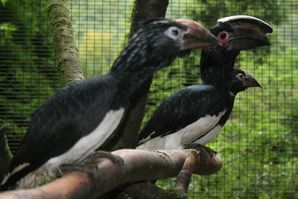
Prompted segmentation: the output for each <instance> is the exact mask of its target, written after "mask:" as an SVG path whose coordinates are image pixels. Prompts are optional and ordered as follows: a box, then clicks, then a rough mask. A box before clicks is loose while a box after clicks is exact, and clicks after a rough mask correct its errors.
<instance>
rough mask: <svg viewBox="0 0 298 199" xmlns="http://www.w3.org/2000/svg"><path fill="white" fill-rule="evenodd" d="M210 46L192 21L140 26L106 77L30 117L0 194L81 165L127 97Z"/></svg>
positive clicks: (76, 87)
mask: <svg viewBox="0 0 298 199" xmlns="http://www.w3.org/2000/svg"><path fill="white" fill-rule="evenodd" d="M211 44H217V39H216V37H214V36H213V35H212V34H211V33H210V32H209V31H208V30H207V29H206V28H205V27H203V26H202V25H201V24H199V23H197V22H195V21H192V20H187V19H178V20H168V19H164V18H158V19H157V18H156V19H151V20H148V21H146V22H144V23H143V25H142V28H141V29H140V30H139V31H138V32H137V33H136V34H134V36H133V37H132V38H131V39H130V40H129V42H128V44H127V45H126V47H125V48H124V50H123V51H122V52H121V54H120V55H119V57H118V58H117V59H116V61H115V62H114V64H113V66H112V68H111V71H110V72H109V73H108V74H107V75H105V76H103V77H96V78H93V79H90V80H83V81H78V82H74V83H72V84H71V85H69V86H67V87H66V88H64V89H62V90H60V91H58V92H57V93H56V94H55V95H54V96H53V97H51V98H50V99H49V100H48V101H47V102H45V103H44V104H43V105H42V106H41V107H39V108H38V109H37V110H36V111H35V112H34V113H33V115H32V119H31V122H30V126H29V128H28V131H27V133H26V135H25V137H24V139H23V140H22V142H21V145H20V147H19V149H18V150H17V152H16V155H15V156H14V158H13V159H12V161H11V164H10V167H9V172H8V174H7V175H6V177H5V178H4V180H3V182H2V186H1V189H2V190H5V189H8V188H9V187H11V186H13V185H15V184H16V182H18V181H19V180H20V179H21V178H23V177H24V176H26V175H27V174H28V173H30V172H32V171H34V170H36V169H38V168H40V169H44V170H45V171H52V170H54V169H57V168H58V167H59V166H60V165H62V164H75V163H78V162H79V161H81V160H82V159H84V158H85V157H86V156H88V155H89V154H91V153H92V152H94V151H95V150H96V149H97V148H99V147H100V146H101V145H103V144H104V143H105V142H107V141H108V140H109V139H110V138H111V137H112V136H113V135H114V134H115V133H117V129H118V128H119V127H120V125H121V123H122V122H123V120H125V115H126V110H127V108H128V107H129V105H130V100H131V99H130V97H131V96H132V94H133V93H134V92H135V91H136V90H137V89H138V87H139V86H140V85H141V84H142V83H143V82H144V81H146V79H148V78H149V77H150V76H152V74H153V73H154V72H155V71H156V70H158V69H161V68H163V67H165V66H168V65H169V64H170V63H171V62H172V61H173V60H174V59H175V58H176V57H177V56H184V55H186V54H188V53H189V52H190V50H191V49H194V48H203V47H207V46H210V45H211ZM110 158H111V159H113V157H110ZM114 158H115V157H114ZM114 161H116V162H117V161H118V163H119V164H120V162H121V161H120V160H119V159H117V157H116V160H115V159H114ZM26 177H28V176H26ZM28 178H29V177H28ZM33 178H34V177H33ZM24 180H25V179H24Z"/></svg>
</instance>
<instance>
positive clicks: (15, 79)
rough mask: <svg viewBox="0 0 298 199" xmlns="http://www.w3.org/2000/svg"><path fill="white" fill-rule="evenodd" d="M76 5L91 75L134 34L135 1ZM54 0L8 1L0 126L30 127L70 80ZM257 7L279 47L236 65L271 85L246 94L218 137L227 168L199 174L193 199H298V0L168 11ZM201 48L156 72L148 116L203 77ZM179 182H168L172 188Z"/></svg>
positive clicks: (1, 45)
mask: <svg viewBox="0 0 298 199" xmlns="http://www.w3.org/2000/svg"><path fill="white" fill-rule="evenodd" d="M69 2H70V10H71V14H72V21H73V25H74V29H75V36H76V40H77V43H78V46H79V51H80V61H81V65H82V67H83V70H84V75H85V76H86V77H91V76H94V75H101V74H105V73H106V72H107V71H108V70H109V68H110V66H111V64H112V63H113V60H114V59H115V57H116V56H117V54H118V53H119V51H120V50H121V49H122V47H123V45H124V44H125V42H126V40H127V34H128V32H129V27H130V14H131V10H132V6H133V0H110V1H105V0H97V1H96V0H86V1H81V0H80V1H79V0H72V1H69ZM46 3H47V2H46V1H45V0H40V1H33V0H0V123H7V122H8V123H10V124H11V126H12V128H13V132H15V134H11V135H10V137H9V138H10V144H11V146H12V147H14V146H15V142H16V140H17V139H18V138H19V137H21V136H22V135H23V133H24V132H25V131H26V128H27V125H28V121H29V118H30V114H31V113H32V112H33V110H34V109H36V107H38V106H39V105H40V104H42V103H43V102H44V101H45V100H46V99H47V98H48V97H49V96H51V95H52V93H53V92H55V91H56V90H57V89H59V88H60V87H61V84H60V80H59V75H58V73H57V71H56V67H55V60H54V56H53V49H52V36H51V32H50V30H49V26H48V19H47V10H46ZM234 14H249V15H254V16H257V17H260V18H262V19H264V20H266V21H267V22H269V23H270V24H271V25H272V26H273V28H274V33H273V34H271V35H270V41H271V43H272V45H271V47H265V48H260V49H257V50H254V51H248V52H242V53H241V55H240V56H239V59H238V60H237V63H236V65H237V67H241V68H242V69H244V70H246V71H248V72H249V73H251V74H253V75H254V76H255V77H256V78H257V79H258V80H259V82H261V84H262V86H263V87H262V89H250V90H247V91H246V92H243V93H241V94H239V95H238V96H237V99H236V101H235V107H234V111H233V114H232V116H231V118H230V120H229V121H228V123H227V124H226V126H225V128H224V130H223V132H222V133H221V134H220V136H219V137H218V139H217V140H216V141H215V142H212V143H210V144H209V146H211V147H212V148H213V149H215V150H216V151H218V152H219V153H220V154H221V155H222V159H223V160H224V166H223V168H222V169H221V170H220V171H219V172H218V173H217V174H215V175H213V176H194V177H193V179H192V184H191V185H190V189H189V197H190V198H262V199H263V198H264V199H265V198H298V182H297V180H296V178H297V177H298V159H297V156H298V137H297V135H298V134H297V133H298V132H297V128H298V122H297V120H298V112H297V110H298V92H297V90H298V87H297V83H298V52H297V44H298V32H297V27H298V22H297V20H296V19H297V17H298V2H297V1H296V0H285V1H282V0H273V1H270V0H263V1H260V0H257V1H247V0H240V1H236V0H225V1H224V0H219V1H216V0H209V1H206V0H170V5H169V7H168V11H167V17H169V18H182V17H183V18H193V19H196V20H199V21H201V22H202V23H204V24H205V25H206V26H208V27H211V26H212V25H214V24H215V23H216V20H217V19H218V18H220V17H224V16H228V15H234ZM199 59H200V51H199V50H198V51H196V52H194V53H192V55H191V56H190V57H188V58H186V59H177V60H176V61H175V62H174V63H173V64H172V65H171V66H170V67H169V68H167V69H164V70H162V71H160V72H158V73H157V74H156V75H155V78H154V82H153V84H152V86H151V93H150V96H149V101H148V105H147V108H146V117H145V118H144V122H145V121H146V120H147V119H148V117H150V115H151V114H152V112H153V111H154V109H155V107H156V106H157V105H158V104H159V103H160V102H161V101H162V100H163V99H165V98H166V97H167V96H169V95H170V94H172V93H174V92H176V91H178V90H179V89H181V88H183V87H184V86H187V85H191V84H199V83H200V79H199V77H200V75H199V71H198V63H199ZM172 182H173V180H167V181H160V182H159V185H160V186H163V187H168V186H171V184H172Z"/></svg>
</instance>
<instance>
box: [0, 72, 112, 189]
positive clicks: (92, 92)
mask: <svg viewBox="0 0 298 199" xmlns="http://www.w3.org/2000/svg"><path fill="white" fill-rule="evenodd" d="M115 92H116V84H115V81H114V79H113V77H111V76H109V75H107V76H104V77H102V78H93V79H90V80H85V81H78V82H75V83H73V84H71V85H70V86H68V87H66V88H64V89H61V90H60V91H58V92H57V93H56V94H55V95H54V96H53V97H51V98H50V99H49V100H48V101H47V102H46V103H45V104H43V105H42V106H41V107H39V108H38V109H37V110H36V111H35V112H34V113H33V115H32V118H31V122H30V125H29V128H28V131H27V133H26V135H25V137H24V138H23V140H22V142H21V144H20V146H19V148H18V151H17V152H16V154H15V156H14V157H13V159H12V161H11V164H10V167H9V172H8V173H11V172H12V171H13V170H14V169H15V168H16V167H18V166H20V165H23V164H27V163H28V164H29V166H27V167H26V168H24V169H22V170H20V171H19V172H16V173H15V174H14V175H12V176H11V177H9V180H8V181H7V182H6V183H5V184H4V185H3V186H2V187H1V188H2V189H4V188H6V187H7V188H8V187H10V186H11V185H13V184H14V183H16V182H17V181H18V180H20V179H21V178H22V177H24V176H25V175H27V174H28V173H29V172H31V171H33V170H35V169H37V168H38V167H39V166H41V165H42V164H44V163H46V162H47V161H48V160H49V159H50V158H52V157H55V156H58V155H60V154H63V153H64V152H66V151H67V150H68V149H70V148H71V147H72V146H73V145H74V144H75V143H76V142H77V141H78V140H79V139H80V138H81V137H83V136H85V135H86V134H88V133H90V132H92V130H94V129H95V128H96V126H97V125H98V124H99V123H100V121H101V120H102V119H103V117H104V115H105V114H106V112H107V111H108V110H109V109H110V108H111V103H112V100H113V98H114V94H115Z"/></svg>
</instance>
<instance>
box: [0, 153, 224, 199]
mask: <svg viewBox="0 0 298 199" xmlns="http://www.w3.org/2000/svg"><path fill="white" fill-rule="evenodd" d="M193 153H196V154H197V155H198V156H197V157H198V158H197V161H196V164H195V167H194V168H195V169H194V171H195V172H196V173H205V174H212V173H214V172H216V171H218V170H219V169H220V168H221V160H220V158H219V156H214V157H211V156H210V155H209V154H208V153H201V152H200V151H196V150H193V149H187V150H167V151H165V150H160V151H154V152H151V151H142V150H131V149H123V150H118V151H115V152H113V154H114V155H118V156H120V157H121V158H122V159H123V160H124V166H123V167H122V168H120V167H119V166H118V165H115V164H114V163H112V162H111V161H110V160H108V159H105V158H104V159H103V158H101V159H98V160H97V161H96V163H95V164H94V165H93V167H92V169H90V165H89V167H88V171H90V172H89V173H85V172H81V171H73V172H70V173H68V174H67V175H65V176H64V177H62V178H60V179H58V180H56V181H53V182H51V183H49V184H47V185H44V186H42V187H39V188H36V189H30V190H18V191H10V192H5V193H2V194H0V199H7V198H11V199H25V198H31V199H40V198H47V199H54V198H64V199H70V198H71V199H79V198H90V199H92V198H96V197H98V196H100V195H102V194H104V193H106V192H108V191H111V190H113V189H115V188H117V187H118V186H120V185H122V184H125V183H132V182H140V181H148V180H157V179H164V178H168V177H172V176H176V175H177V174H178V173H179V172H180V170H181V168H182V167H183V165H184V163H185V160H186V159H187V158H188V157H189V156H192V155H193ZM206 154H207V155H206ZM203 156H206V157H203ZM202 160H204V161H202ZM207 165H212V167H209V166H207Z"/></svg>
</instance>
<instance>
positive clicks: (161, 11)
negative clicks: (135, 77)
mask: <svg viewBox="0 0 298 199" xmlns="http://www.w3.org/2000/svg"><path fill="white" fill-rule="evenodd" d="M168 4H169V0H146V1H144V0H136V1H135V4H134V8H133V11H132V17H131V28H130V34H129V37H131V36H132V35H133V34H134V33H135V32H136V31H137V30H138V29H139V28H140V23H141V22H142V21H144V20H146V19H148V18H151V17H165V15H166V11H167V7H168ZM151 82H152V77H151V78H150V79H149V80H148V81H146V82H145V83H143V85H142V86H141V87H140V89H138V91H137V92H136V93H135V95H134V96H133V97H132V102H131V107H130V108H129V110H128V115H127V119H126V121H125V122H124V124H123V125H122V127H121V129H120V131H119V132H120V133H119V136H118V137H115V138H114V139H113V140H112V142H111V143H116V144H113V146H112V148H109V149H110V150H116V149H121V148H135V147H136V145H137V141H138V140H137V138H138V132H139V130H140V127H141V123H142V120H143V117H144V111H145V106H146V103H147V98H148V94H149V90H150V85H151Z"/></svg>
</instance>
